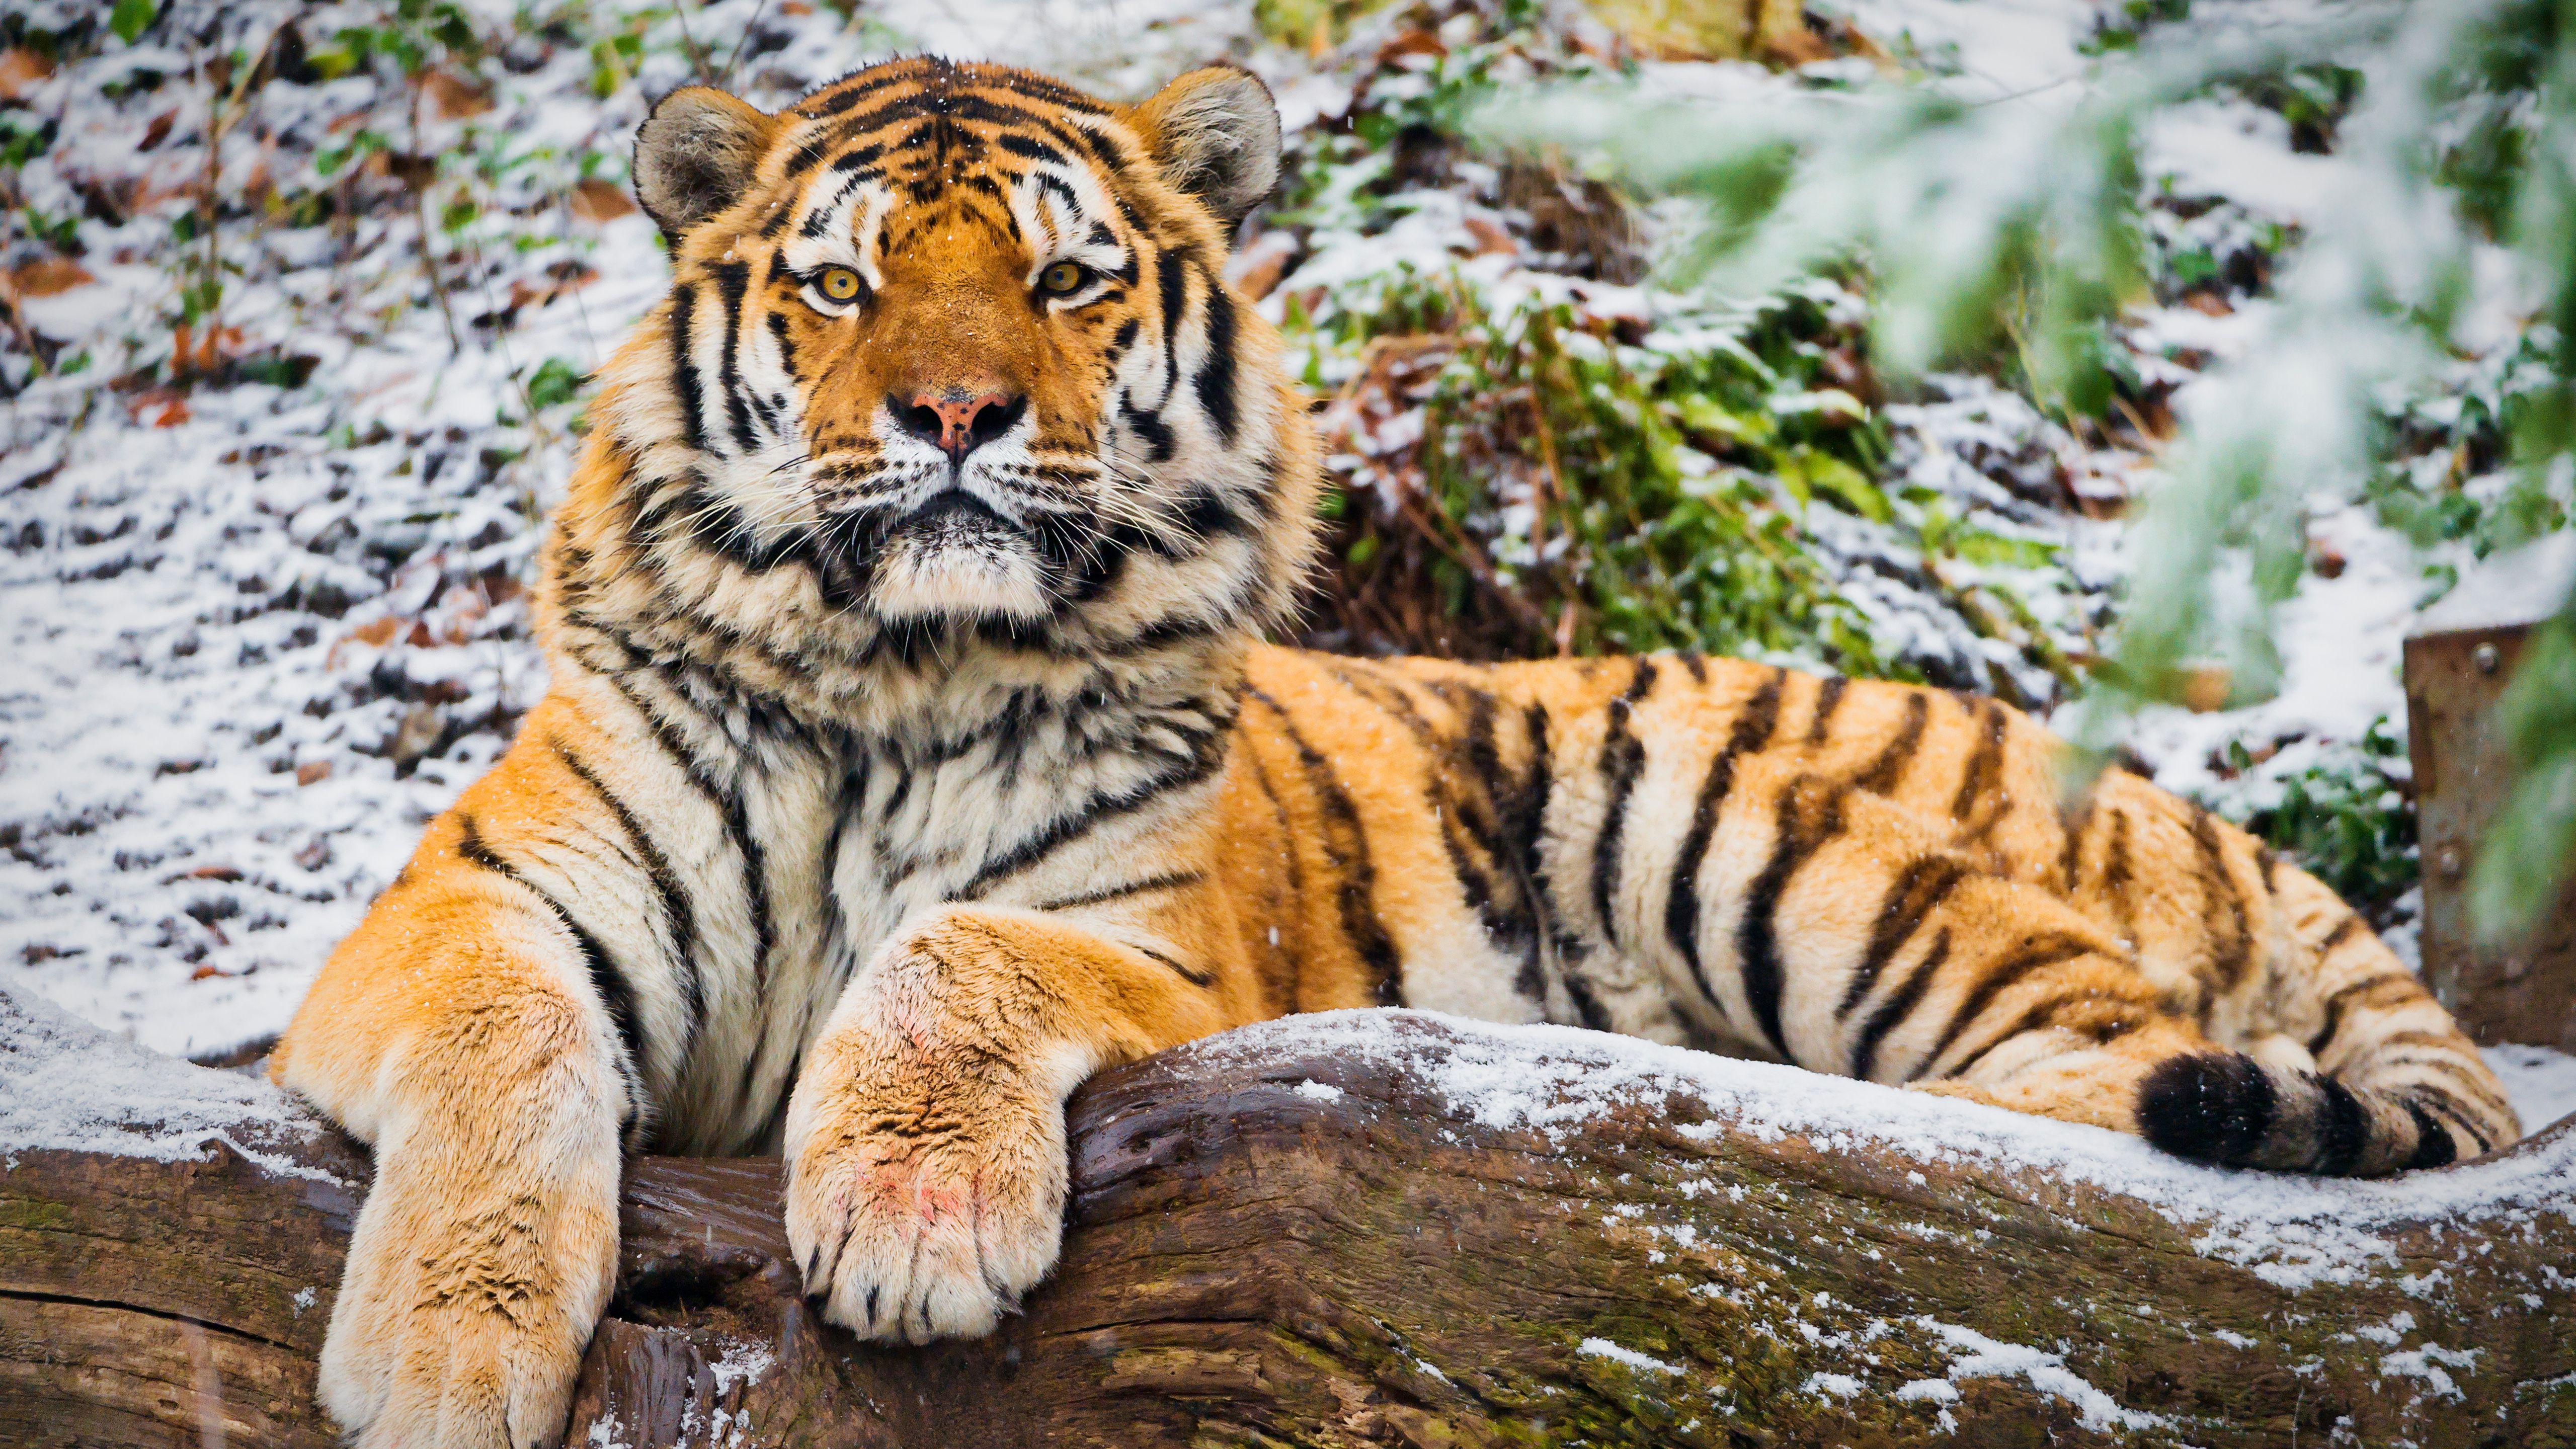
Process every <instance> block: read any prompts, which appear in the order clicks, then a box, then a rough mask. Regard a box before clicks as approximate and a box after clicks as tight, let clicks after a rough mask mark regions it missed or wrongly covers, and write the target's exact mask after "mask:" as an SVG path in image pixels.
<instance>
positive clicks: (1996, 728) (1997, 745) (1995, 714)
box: [1950, 700, 2009, 821]
mask: <svg viewBox="0 0 2576 1449" xmlns="http://www.w3.org/2000/svg"><path fill="white" fill-rule="evenodd" d="M1985 716H1986V720H1985V724H1986V728H1985V732H1984V733H1983V734H1982V735H1981V736H1980V737H1979V738H1978V740H1977V748H1976V749H1975V751H1974V752H1972V753H1971V754H1970V755H1969V756H1968V767H1967V769H1966V770H1964V771H1962V772H1961V774H1960V776H1959V793H1958V794H1956V795H1954V796H1952V797H1951V799H1950V818H1951V819H1953V820H1961V821H1964V820H1966V819H1967V818H1968V816H1969V815H1970V814H1971V813H1972V812H1974V811H1975V810H1976V808H1977V805H1978V802H1980V801H1983V800H1989V799H1992V798H1994V796H1995V794H1996V791H1997V789H1998V787H1999V786H2000V785H2001V783H2002V777H2003V765H2004V733H2005V731H2006V729H2007V728H2009V722H2008V721H2007V719H2006V718H2005V715H2004V707H2003V706H2002V705H2000V704H1997V703H1995V702H1994V701H1992V700H1988V701H1986V705H1985Z"/></svg>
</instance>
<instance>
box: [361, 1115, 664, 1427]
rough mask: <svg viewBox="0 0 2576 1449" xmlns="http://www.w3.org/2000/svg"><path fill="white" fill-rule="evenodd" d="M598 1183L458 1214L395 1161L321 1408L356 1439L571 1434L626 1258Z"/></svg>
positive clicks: (364, 1228)
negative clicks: (580, 1381) (600, 1326)
mask: <svg viewBox="0 0 2576 1449" xmlns="http://www.w3.org/2000/svg"><path fill="white" fill-rule="evenodd" d="M616 1166H617V1164H616V1159H615V1157H614V1156H613V1155H612V1156H610V1157H609V1159H608V1161H607V1162H606V1164H605V1167H606V1171H605V1173H604V1174H600V1175H601V1176H604V1186H603V1184H600V1183H585V1184H581V1185H580V1186H581V1187H582V1188H584V1189H587V1190H582V1191H575V1192H569V1193H565V1194H562V1195H560V1196H559V1197H552V1200H549V1198H550V1196H552V1195H548V1194H541V1193H527V1194H520V1195H516V1196H514V1197H512V1198H509V1199H502V1200H487V1201H485V1202H482V1203H479V1204H473V1205H468V1206H466V1207H465V1208H464V1210H463V1211H461V1212H457V1211H453V1210H451V1209H448V1208H443V1207H441V1206H440V1205H438V1204H435V1203H433V1202H426V1201H423V1199H424V1198H427V1197H429V1196H430V1194H428V1193H426V1192H424V1191H423V1190H422V1189H421V1186H420V1185H419V1184H418V1183H417V1182H406V1181H405V1180H404V1179H405V1178H406V1177H407V1176H408V1177H416V1176H418V1173H417V1172H416V1170H415V1171H414V1172H411V1173H407V1172H406V1171H405V1169H404V1166H403V1165H402V1164H400V1163H398V1162H393V1161H388V1163H387V1164H385V1166H384V1168H383V1169H382V1170H381V1171H380V1172H379V1174H378V1177H377V1185H376V1189H375V1191H374V1192H373V1193H372V1194H371V1195H370V1197H369V1198H368V1201H367V1204H366V1207H365V1209H364V1210H363V1211H362V1213H361V1215H360V1221H359V1225H358V1232H357V1235H356V1238H355V1240H354V1241H353V1242H352V1243H351V1247H350V1254H349V1261H348V1267H347V1270H346V1274H345V1276H344V1278H343V1279H342V1282H341V1288H340V1299H339V1302H338V1303H337V1304H336V1305H335V1306H334V1308H333V1310H332V1314H331V1328H330V1332H329V1334H328V1335H327V1336H326V1337H325V1339H324V1340H323V1345H322V1359H321V1365H320V1375H319V1381H318V1383H317V1385H316V1387H317V1388H318V1390H319V1397H320V1399H321V1401H322V1406H323V1407H324V1408H325V1409H327V1410H328V1411H329V1412H330V1414H331V1417H332V1418H333V1419H334V1420H336V1421H337V1422H338V1423H339V1425H340V1427H341V1428H342V1429H343V1430H344V1431H346V1433H347V1434H348V1435H349V1439H350V1441H351V1442H352V1443H354V1444H356V1445H357V1446H359V1449H397V1446H398V1449H504V1446H507V1449H542V1446H548V1445H552V1444H554V1443H556V1442H557V1441H558V1440H559V1439H560V1437H561V1436H562V1433H563V1426H564V1417H565V1413H566V1410H567V1409H568V1408H569V1406H570V1403H571V1399H572V1390H573V1380H574V1377H575V1375H576V1374H577V1373H578V1371H579V1369H580V1367H581V1355H582V1350H583V1349H584V1347H585V1346H586V1345H587V1344H588V1343H589V1341H590V1334H591V1329H592V1327H593V1325H594V1324H596V1322H597V1321H598V1317H599V1314H600V1312H601V1311H602V1309H604V1308H605V1307H606V1305H607V1300H608V1295H609V1290H610V1288H611V1285H612V1283H613V1280H614V1275H615V1271H616V1257H617V1217H616V1181H617V1179H616Z"/></svg>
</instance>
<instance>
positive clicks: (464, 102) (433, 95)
mask: <svg viewBox="0 0 2576 1449" xmlns="http://www.w3.org/2000/svg"><path fill="white" fill-rule="evenodd" d="M420 89H421V94H423V95H425V96H427V97H429V108H430V110H432V111H433V112H436V113H437V115H438V118H439V119H440V120H442V121H461V120H464V119H465V118H466V117H468V116H479V115H482V114H483V113H484V112H486V111H489V110H491V109H492V88H491V87H490V86H488V85H485V84H484V83H483V82H481V81H474V80H467V79H466V78H465V77H463V76H460V75H457V74H456V73H455V72H453V71H445V70H434V71H431V72H430V73H429V75H428V78H427V79H425V80H423V81H422V82H421V83H420Z"/></svg>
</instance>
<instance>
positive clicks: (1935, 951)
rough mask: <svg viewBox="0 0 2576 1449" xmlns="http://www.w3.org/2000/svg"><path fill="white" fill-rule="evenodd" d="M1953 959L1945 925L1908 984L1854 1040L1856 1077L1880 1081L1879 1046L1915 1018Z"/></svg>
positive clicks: (1907, 979)
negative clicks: (1903, 1024)
mask: <svg viewBox="0 0 2576 1449" xmlns="http://www.w3.org/2000/svg"><path fill="white" fill-rule="evenodd" d="M1949 959H1950V928H1949V927H1947V926H1943V927H1942V928H1941V933H1940V934H1939V935H1937V936H1934V937H1933V938H1932V948H1931V949H1930V950H1928V951H1925V952H1924V953H1923V959H1922V960H1921V961H1918V962H1916V963H1915V965H1914V969H1913V970H1912V971H1910V972H1908V973H1906V977H1905V981H1904V983H1903V984H1902V985H1900V986H1898V987H1897V988H1896V989H1895V990H1894V991H1891V992H1889V993H1888V994H1887V999H1886V1000H1885V1001H1882V1002H1880V1003H1879V1004H1878V1009H1877V1010H1876V1011H1873V1012H1871V1013H1870V1014H1869V1020H1867V1021H1865V1022H1863V1023H1861V1028H1860V1035H1859V1036H1858V1037H1856V1038H1854V1039H1853V1041H1852V1075H1853V1076H1855V1077H1858V1078H1860V1079H1861V1080H1862V1081H1864V1082H1868V1081H1876V1080H1877V1072H1878V1049H1879V1047H1880V1046H1882V1045H1883V1044H1885V1042H1886V1041H1887V1034H1888V1033H1889V1032H1892V1031H1894V1030H1895V1029H1896V1026H1897V1023H1899V1022H1901V1021H1903V1020H1905V1018H1907V1017H1909V1016H1911V1015H1913V1014H1914V1008H1915V1007H1917V1006H1920V1005H1922V1003H1923V994H1924V993H1925V992H1927V991H1929V990H1931V989H1932V981H1933V978H1934V977H1936V976H1938V975H1940V973H1941V966H1942V964H1943V963H1944V962H1946V961H1948V960H1949Z"/></svg>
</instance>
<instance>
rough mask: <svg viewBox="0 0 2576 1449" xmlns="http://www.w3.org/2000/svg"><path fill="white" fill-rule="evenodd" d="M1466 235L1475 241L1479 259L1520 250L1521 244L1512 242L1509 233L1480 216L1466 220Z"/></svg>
mask: <svg viewBox="0 0 2576 1449" xmlns="http://www.w3.org/2000/svg"><path fill="white" fill-rule="evenodd" d="M1467 235H1469V236H1471V237H1474V238H1475V239H1476V255H1478V256H1480V257H1481V256H1489V255H1491V254H1493V253H1495V252H1506V253H1508V252H1516V251H1519V250H1520V249H1521V244H1520V243H1519V242H1516V241H1514V240H1512V234H1511V233H1510V232H1507V231H1505V230H1503V229H1502V228H1501V227H1499V226H1496V225H1494V224H1493V223H1492V222H1490V221H1487V220H1485V219H1484V218H1483V217H1481V216H1471V217H1469V218H1467Z"/></svg>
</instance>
